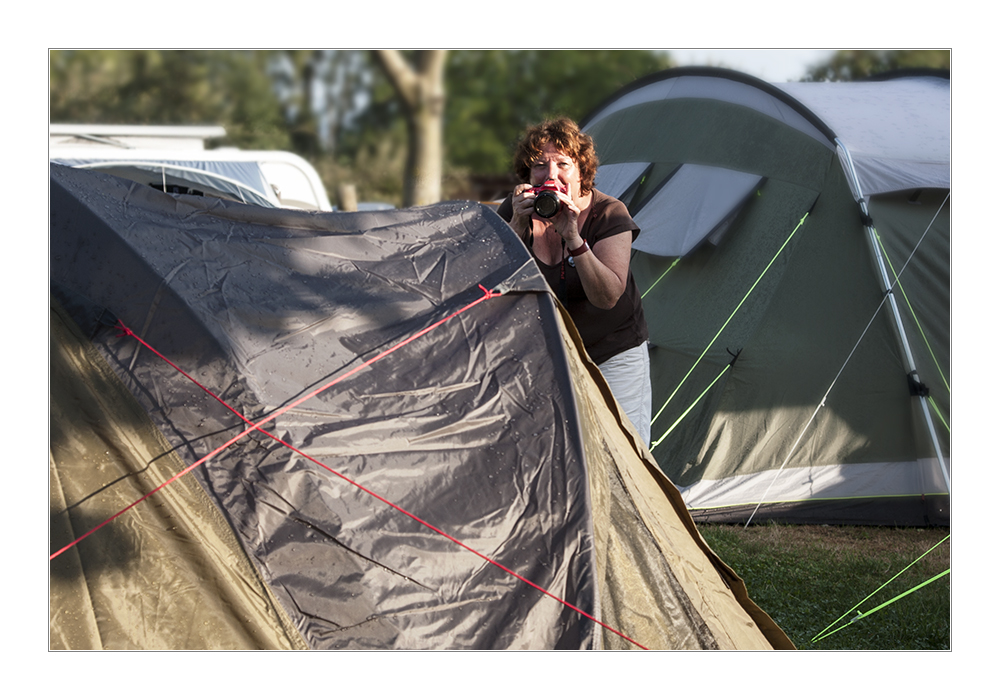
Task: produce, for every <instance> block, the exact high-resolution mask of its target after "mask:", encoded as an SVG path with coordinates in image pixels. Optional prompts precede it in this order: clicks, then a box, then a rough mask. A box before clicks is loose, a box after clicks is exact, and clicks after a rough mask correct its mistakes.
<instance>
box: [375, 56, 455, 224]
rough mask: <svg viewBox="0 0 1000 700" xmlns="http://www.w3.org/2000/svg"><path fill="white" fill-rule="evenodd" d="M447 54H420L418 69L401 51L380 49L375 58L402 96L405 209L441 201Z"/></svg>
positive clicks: (417, 60) (417, 59)
mask: <svg viewBox="0 0 1000 700" xmlns="http://www.w3.org/2000/svg"><path fill="white" fill-rule="evenodd" d="M446 53H447V52H446V51H442V50H435V51H417V52H416V58H415V63H416V69H414V68H413V67H411V66H410V65H409V64H408V63H407V62H406V59H405V58H404V57H403V55H402V54H401V53H400V52H399V51H395V50H379V51H376V52H375V56H376V59H377V60H378V62H379V65H381V66H382V69H383V70H384V71H385V73H386V75H387V76H388V78H389V81H390V82H391V83H392V85H393V87H394V88H395V90H396V94H397V95H399V97H400V100H401V101H402V103H403V106H404V112H405V114H406V122H407V129H408V132H409V143H408V144H407V159H406V172H405V173H404V174H403V206H406V207H408V206H413V205H421V204H433V203H434V202H438V201H440V200H441V175H442V169H443V161H444V150H443V140H444V138H443V129H444V63H445V61H444V59H445V54H446Z"/></svg>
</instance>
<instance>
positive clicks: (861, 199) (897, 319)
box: [835, 138, 951, 494]
mask: <svg viewBox="0 0 1000 700" xmlns="http://www.w3.org/2000/svg"><path fill="white" fill-rule="evenodd" d="M835 142H836V144H837V148H838V149H839V150H840V152H841V153H842V154H843V156H844V161H845V162H846V163H847V170H848V176H849V181H850V187H851V191H852V192H853V193H854V196H855V198H856V199H857V202H858V205H859V206H860V207H861V213H862V214H863V216H864V221H865V231H866V232H867V234H868V245H869V246H870V247H871V252H872V255H873V256H875V263H876V264H877V265H878V269H879V274H880V275H881V277H882V289H883V291H884V292H885V295H886V297H887V298H888V301H889V308H891V309H892V317H893V320H894V323H895V327H896V333H897V338H898V339H899V342H900V345H901V347H902V350H903V355H904V356H905V361H906V367H907V374H908V375H909V376H912V377H913V380H914V382H916V383H917V384H919V383H920V376H919V375H918V374H917V365H916V362H914V360H913V353H912V351H911V350H910V342H909V340H908V339H907V337H906V331H905V330H904V328H903V318H902V316H901V315H900V313H899V306H898V305H897V303H896V296H895V295H894V294H893V293H892V290H893V287H895V286H896V285H895V282H893V281H892V280H891V279H890V278H889V273H888V271H887V270H886V266H885V260H884V259H883V257H882V253H881V251H880V250H879V246H878V240H877V237H876V235H875V227H874V225H873V224H872V223H871V216H870V215H869V214H868V203H867V201H866V200H865V195H864V193H863V192H862V191H861V182H860V180H858V174H857V171H856V170H855V169H854V160H853V159H852V158H851V153H850V151H848V150H847V146H845V145H844V142H843V141H841V140H840V139H839V138H838V139H835ZM917 399H918V400H919V402H920V409H921V412H922V413H923V415H924V422H925V423H926V425H927V432H928V433H929V434H930V438H931V443H932V444H933V446H934V453H935V454H936V455H937V460H938V467H940V469H941V476H942V477H944V483H945V486H946V488H947V489H948V493H949V494H950V493H951V478H949V476H948V470H947V469H946V468H945V462H944V453H943V452H942V451H941V444H940V442H939V441H938V436H937V431H935V430H934V420H933V419H932V417H931V412H930V407H929V406H928V405H927V397H926V396H919V395H918V396H917Z"/></svg>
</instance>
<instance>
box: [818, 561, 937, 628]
mask: <svg viewBox="0 0 1000 700" xmlns="http://www.w3.org/2000/svg"><path fill="white" fill-rule="evenodd" d="M950 573H951V569H945V570H944V571H942V572H941V573H940V574H938V575H937V576H935V577H934V578H931V579H928V580H926V581H924V582H923V583H920V584H917V585H916V586H914V587H913V588H911V589H910V590H908V591H906V592H905V593H900V594H899V595H898V596H896V597H895V598H893V599H892V600H887V601H885V602H884V603H882V604H881V605H879V606H878V607H876V608H872V609H871V610H869V611H868V612H866V613H860V614H859V615H858V616H857V617H854V618H852V619H851V621H850V622H848V623H847V624H846V625H842V626H840V627H838V628H837V629H835V630H832V631H831V632H828V633H827V634H824V635H823V636H822V637H813V639H812V641H814V642H818V641H819V640H821V639H826V638H827V637H829V636H830V635H832V634H834V633H835V632H839V631H840V630H842V629H844V628H845V627H850V626H851V625H853V624H854V623H855V622H857V621H858V620H862V619H864V618H866V617H868V616H869V615H871V614H873V613H876V612H878V611H879V610H881V609H882V608H885V607H888V606H890V605H892V604H893V603H895V602H896V601H897V600H899V599H900V598H905V597H906V596H908V595H910V594H911V593H913V592H915V591H918V590H920V589H921V588H923V587H924V586H926V585H927V584H930V583H934V582H935V581H937V580H938V579H939V578H941V577H942V576H947V575H948V574H950ZM828 629H829V628H828Z"/></svg>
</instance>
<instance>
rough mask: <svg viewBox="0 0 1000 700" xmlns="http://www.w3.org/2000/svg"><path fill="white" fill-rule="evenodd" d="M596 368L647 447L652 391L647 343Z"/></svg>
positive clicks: (651, 412)
mask: <svg viewBox="0 0 1000 700" xmlns="http://www.w3.org/2000/svg"><path fill="white" fill-rule="evenodd" d="M597 368H598V369H599V370H601V374H603V375H604V379H605V380H606V381H607V382H608V386H609V387H611V393H612V394H614V395H615V398H616V399H617V400H618V403H619V404H620V405H621V407H622V410H623V411H625V415H626V416H628V417H629V420H631V421H632V425H634V426H635V429H636V432H638V433H639V435H640V436H641V437H642V439H643V440H644V441H645V442H646V446H647V447H648V446H649V433H650V425H649V423H650V420H651V419H652V416H653V389H652V386H651V384H650V380H649V348H648V347H647V345H646V343H642V344H641V345H638V346H636V347H634V348H631V349H629V350H626V351H624V352H620V353H618V354H617V355H615V356H614V357H612V358H611V359H609V360H605V361H604V362H602V363H601V364H599V365H598V366H597Z"/></svg>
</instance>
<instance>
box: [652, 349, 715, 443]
mask: <svg viewBox="0 0 1000 700" xmlns="http://www.w3.org/2000/svg"><path fill="white" fill-rule="evenodd" d="M730 367H732V365H726V366H725V367H723V368H722V371H721V372H719V374H718V376H716V378H715V379H713V380H712V383H711V384H709V385H708V386H707V387H705V391H703V392H701V395H700V396H699V397H698V398H696V399H695V400H694V403H692V404H691V405H690V406H688V407H687V409H686V410H685V411H684V413H682V414H681V415H680V416H678V418H677V420H675V421H674V424H673V425H671V426H670V427H669V428H667V432H665V433H663V435H661V436H660V438H659V439H658V440H657V441H656V442H654V443H653V444H652V445H650V446H649V449H651V450H652V449H653V448H654V447H656V446H657V445H659V444H660V443H661V442H663V440H664V439H665V438H666V437H667V436H668V435H670V433H672V432H673V430H674V428H676V427H677V424H678V423H680V422H681V421H682V420H684V417H685V416H687V414H689V413H690V412H691V409H692V408H694V407H695V406H697V405H698V402H699V401H701V400H702V398H704V396H705V394H707V393H708V392H709V390H710V389H711V388H712V387H713V386H715V383H716V382H717V381H719V380H720V379H721V378H722V375H723V374H725V373H726V372H727V371H728V370H729V368H730Z"/></svg>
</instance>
